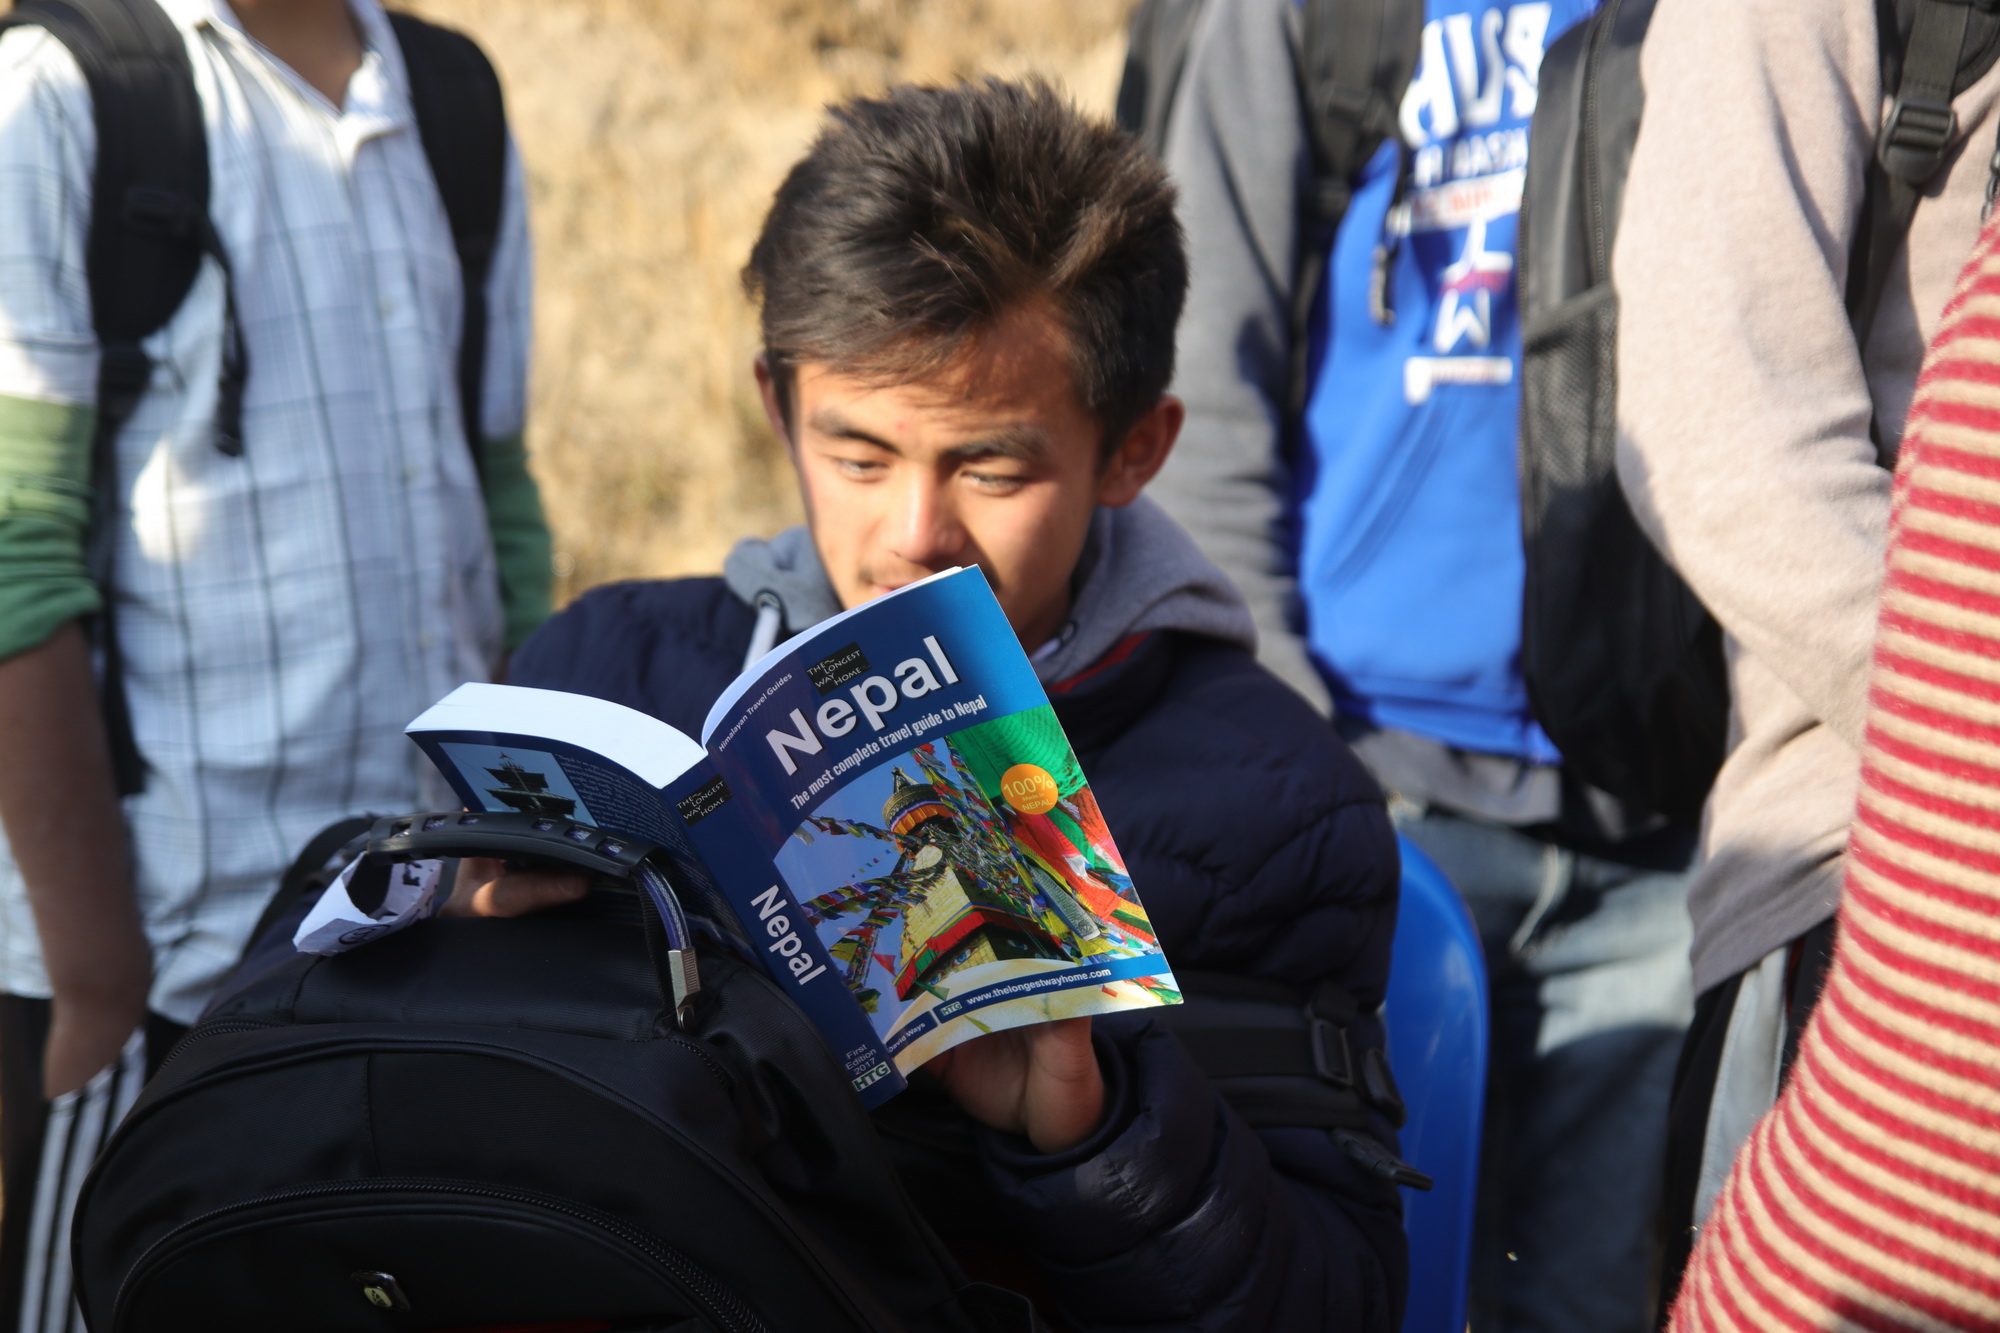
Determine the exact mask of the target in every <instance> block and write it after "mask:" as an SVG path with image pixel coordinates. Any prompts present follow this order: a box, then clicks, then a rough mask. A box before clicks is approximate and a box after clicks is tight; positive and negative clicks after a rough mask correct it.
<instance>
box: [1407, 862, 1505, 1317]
mask: <svg viewBox="0 0 2000 1333" xmlns="http://www.w3.org/2000/svg"><path fill="white" fill-rule="evenodd" d="M1400 841H1401V842H1402V851H1403V900H1402V907H1401V910H1400V912H1399V914H1398V916H1397V919H1396V940H1395V944H1394V948H1393V954H1392V962H1391V970H1390V973H1389V993H1388V996H1387V998H1386V999H1385V1000H1384V1001H1383V1005H1382V1019H1383V1023H1384V1025H1385V1026H1386V1027H1387V1029H1388V1039H1389V1059H1390V1064H1391V1065H1392V1066H1393V1067H1394V1069H1395V1071H1396V1082H1397V1084H1398V1085H1399V1086H1400V1087H1401V1089H1402V1093H1403V1101H1404V1103H1405V1104H1406V1105H1407V1106H1408V1107H1409V1112H1410V1117H1409V1120H1408V1122H1407V1123H1406V1124H1405V1125H1404V1126H1403V1132H1402V1143H1403V1160H1404V1161H1406V1162H1408V1163H1409V1164H1410V1165H1411V1166H1414V1167H1416V1168H1417V1170H1419V1171H1422V1172H1424V1173H1425V1174H1426V1175H1428V1176H1430V1177H1431V1178H1432V1179H1433V1180H1434V1181H1436V1182H1437V1184H1436V1186H1435V1188H1433V1189H1431V1190H1430V1191H1428V1192H1425V1193H1420V1192H1418V1191H1415V1190H1405V1191H1404V1192H1403V1225H1404V1228H1405V1229H1406V1230H1407V1231H1408V1232H1409V1235H1410V1301H1409V1306H1408V1308H1407V1310H1406V1311H1405V1313H1404V1315H1403V1333H1465V1302H1466V1285H1467V1280H1468V1277H1469V1275H1470V1272H1471V1263H1472V1213H1473V1202H1474V1199H1475V1197H1476V1195H1477V1192H1478V1185H1479V1128H1480V1122H1481V1120H1482V1118H1483V1116H1484V1113H1485V1105H1486V1052H1487V1046H1488V1035H1487V1008H1486V960H1485V958H1484V957H1483V956H1482V954H1481V952H1480V948H1479V932H1478V930H1477V929H1476V928H1475V927H1474V926H1473V924H1472V917H1471V914H1470V913H1468V912H1467V911H1466V910H1465V904H1464V902H1463V901H1462V900H1461V899H1460V898H1459V896H1458V892H1457V891H1456V890H1455V889H1453V888H1452V887H1451V881H1450V880H1448V879H1446V878H1445V877H1444V872H1443V871H1442V870H1439V869H1438V868H1437V866H1436V865H1435V864H1434V863H1433V862H1432V861H1431V859H1430V858H1429V857H1427V856H1425V855H1424V854H1423V853H1422V852H1421V851H1419V850H1418V849H1417V848H1416V846H1415V845H1414V844H1412V843H1411V842H1410V841H1409V840H1408V839H1407V838H1405V839H1401V840H1400Z"/></svg>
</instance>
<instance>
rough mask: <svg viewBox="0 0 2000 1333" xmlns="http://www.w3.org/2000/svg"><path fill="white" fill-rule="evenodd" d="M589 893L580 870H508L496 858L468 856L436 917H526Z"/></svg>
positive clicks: (585, 878)
mask: <svg viewBox="0 0 2000 1333" xmlns="http://www.w3.org/2000/svg"><path fill="white" fill-rule="evenodd" d="M589 892H590V876H588V875H586V874H584V873H583V872H582V871H581V870H567V869H562V870H559V869H554V868H550V869H547V870H541V869H536V870H523V869H514V870H509V869H508V868H507V863H506V862H505V861H503V860H500V859H499V858H497V857H490V856H468V857H466V858H465V859H464V860H462V861H460V862H459V863H458V878H457V879H456V880H454V881H453V882H452V889H451V897H449V898H447V899H446V900H445V904H444V906H443V907H441V908H439V909H438V915H439V916H526V915H528V914H529V913H530V912H543V911H547V910H548V909H549V908H551V907H561V906H562V905H563V904H564V903H573V902H575V901H576V900H577V899H579V898H581V897H583V895H585V894H586V893H589Z"/></svg>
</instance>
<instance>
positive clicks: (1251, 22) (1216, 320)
mask: <svg viewBox="0 0 2000 1333" xmlns="http://www.w3.org/2000/svg"><path fill="white" fill-rule="evenodd" d="M1293 8H1294V6H1293V5H1292V4H1290V3H1289V0H1241V2H1240V3H1230V4H1212V5H1208V6H1205V7H1204V10H1203V13H1202V17H1201V18H1200V20H1199V22H1198V25H1197V28H1196V30H1195V34H1194V40H1193V42H1192V44H1191V46H1190V48H1189V52H1188V63H1187V68H1186V71H1185V72H1184V74H1183V75H1182V79H1181V85H1180V92H1179V94H1178V98H1177V100H1176V103H1175V106H1174V112H1173V117H1172V120H1171V122H1170V124H1169V127H1168V134H1167V145H1166V159H1167V167H1168V169H1169V170H1170V171H1171V172H1172V173H1173V177H1174V181H1175V184H1176V185H1177V186H1178V187H1179V189H1180V216H1181V223H1182V225H1183V226H1184V227H1185V228H1186V229H1187V238H1188V263H1189V287H1188V301H1187V312H1186V314H1185V315H1184V316H1183V317H1182V319H1181V327H1180V341H1179V347H1178V350H1177V353H1176V367H1177V368H1176V372H1175V378H1174V393H1175V394H1177V395H1178V396H1179V397H1180V398H1181V400H1182V401H1183V402H1185V403H1186V404H1187V423H1186V425H1185V426H1183V427H1182V429H1181V435H1180V440H1179V442H1178V443H1177V444H1176V445H1175V447H1174V452H1173V454H1172V455H1171V456H1170V457H1169V458H1168V460H1167V464H1166V466H1165V467H1164V468H1163V469H1162V470H1161V472H1160V475H1159V476H1158V477H1156V478H1154V480H1153V482H1152V483H1151V485H1150V486H1149V487H1148V488H1147V493H1148V494H1149V495H1151V496H1152V497H1153V498H1154V499H1155V500H1158V501H1159V502H1160V504H1161V505H1162V506H1163V507H1164V508H1165V509H1166V510H1167V512H1168V513H1170V514H1172V515H1173V517H1174V518H1175V520H1176V521H1178V522H1179V523H1180V525H1181V526H1182V527H1184V528H1186V529H1187V530H1188V532H1189V533H1190V534H1192V535H1193V537H1194V539H1195V541H1196V543H1197V544H1198V545H1200V547H1201V549H1202V552H1203V553H1204V554H1205V555H1207V556H1208V557H1209V559H1211V560H1213V561H1215V562H1216V563H1217V564H1218V565H1220V566H1221V567H1222V569H1223V570H1224V572H1226V573H1227V574H1228V575H1229V577H1230V578H1231V579H1232V580H1234V581H1235V583H1236V586H1237V587H1238V588H1239V589H1240V590H1241V591H1242V593H1243V595H1244V597H1245V599H1247V600H1248V602H1249V603H1250V610H1251V614H1252V615H1253V616H1254V617H1255V618H1256V622H1257V639H1258V651H1257V655H1258V658H1259V660H1261V661H1262V662H1263V663H1264V665H1265V666H1267V667H1269V668H1270V669H1271V670H1272V671H1273V672H1274V673H1276V674H1277V676H1278V677H1279V678H1280V679H1282V680H1283V681H1284V682H1285V683H1286V684H1287V685H1290V686H1291V687H1292V688H1293V689H1295V690H1297V691H1299V693H1301V694H1303V695H1304V696H1305V697H1306V698H1307V699H1308V700H1310V701H1311V702H1312V704H1313V706H1314V707H1316V708H1318V709H1319V710H1320V712H1322V713H1327V712H1330V711H1331V710H1332V707H1333V704H1332V700H1331V697H1330V696H1329V695H1328V693H1327V690H1326V685H1325V683H1324V682H1322V681H1321V680H1320V677H1319V674H1318V672H1317V671H1316V670H1314V668H1313V666H1312V663H1311V661H1310V659H1309V658H1308V657H1307V655H1306V647H1305V643H1304V640H1303V639H1301V638H1300V636H1299V633H1298V631H1297V629H1296V628H1295V624H1294V616H1293V612H1292V607H1293V603H1294V602H1295V601H1296V597H1297V594H1296V581H1295V578H1294V574H1293V550H1292V544H1291V540H1290V537H1289V535H1288V532H1287V519H1286V515H1287V509H1288V503H1289V498H1290V488H1291V474H1290V469H1288V468H1287V467H1286V466H1285V463H1284V460H1283V458H1282V456H1281V451H1280V435H1281V432H1282V429H1283V425H1284V398H1285V392H1286V377H1287V366H1288V364H1289V360H1288V359H1289V356H1290V348H1291V331H1290V318H1291V316H1290V311H1291V287H1292V279H1293V269H1294V266H1295V264H1296V262H1297V249H1298V230H1299V228H1298V198H1299V190H1300V187H1301V183H1302V182H1303V181H1304V180H1305V179H1306V176H1307V174H1308V172H1307V162H1308V153H1307V147H1306V139H1305V127H1304V124H1303V122H1302V120H1301V116H1300V109H1299V99H1298V94H1297V91H1296V84H1295V82H1294V78H1293V72H1292V71H1293V61H1294V58H1295V56H1294V42H1295V37H1294V24H1293V18H1292V10H1293Z"/></svg>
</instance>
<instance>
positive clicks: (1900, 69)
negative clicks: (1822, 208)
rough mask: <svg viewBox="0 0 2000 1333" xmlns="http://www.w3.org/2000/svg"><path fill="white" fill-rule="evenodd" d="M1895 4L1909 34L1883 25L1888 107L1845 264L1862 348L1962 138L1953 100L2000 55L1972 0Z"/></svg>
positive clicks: (1987, 19) (1986, 19)
mask: <svg viewBox="0 0 2000 1333" xmlns="http://www.w3.org/2000/svg"><path fill="white" fill-rule="evenodd" d="M1897 8H1899V9H1900V10H1901V11H1902V12H1903V13H1906V14H1908V16H1909V25H1908V33H1907V36H1905V34H1904V33H1903V31H1902V28H1901V25H1900V23H1899V24H1898V25H1897V26H1896V27H1894V28H1891V27H1890V26H1889V25H1888V24H1887V23H1885V24H1884V25H1883V27H1882V31H1881V35H1880V41H1881V47H1882V87H1883V91H1884V93H1885V95H1887V96H1888V97H1889V99H1890V100H1889V109H1888V111H1887V112H1886V113H1884V115H1883V117H1882V125H1881V128H1880V130H1879V132H1878V133H1877V135H1876V138H1875V152H1874V155H1873V157H1872V158H1871V159H1870V161H1869V164H1868V174H1867V180H1866V186H1865V189H1864V193H1863V203H1862V213H1861V225H1860V227H1859V228H1858V229H1857V231H1856V234H1855V238H1854V246H1853V249H1852V251H1851V252H1850V257H1849V259H1848V266H1847V314H1848V319H1849V322H1850V323H1852V324H1853V326H1854V335H1855V342H1856V344H1857V345H1859V346H1863V347H1865V346H1866V345H1867V342H1868V335H1869V332H1870V330H1871V329H1873V327H1874V324H1875V316H1876V313H1877V311H1878V310H1879V309H1880V307H1881V304H1882V294H1883V291H1884V289H1886V288H1887V286H1888V283H1889V273H1890V270H1891V268H1892V266H1893V261H1894V260H1895V257H1896V251H1897V250H1898V249H1900V248H1901V247H1902V244H1903V238H1904V237H1905V236H1906V235H1907V234H1908V233H1909V229H1910V220H1911V219H1912V218H1913V217H1915V216H1916V211H1917V202H1918V200H1919V199H1921V198H1922V196H1923V191H1924V186H1925V185H1926V184H1927V183H1928V182H1929V181H1930V180H1931V179H1932V178H1933V177H1935V176H1936V175H1937V173H1938V172H1939V171H1941V170H1942V169H1943V168H1944V165H1945V162H1946V160H1947V159H1948V158H1949V157H1950V155H1951V150H1952V146H1953V144H1954V141H1955V140H1956V139H1957V137H1958V117H1957V115H1956V113H1954V112H1953V111H1952V107H1951V99H1952V97H1953V96H1954V95H1955V94H1956V93H1960V92H1963V91H1964V90H1965V89H1966V88H1968V87H1970V86H1971V85H1972V84H1973V83H1975V82H1976V81H1977V80H1978V79H1979V78H1980V77H1981V76H1982V75H1983V74H1985V72H1986V71H1987V70H1988V69H1989V68H1991V66H1992V64H1993V61H1994V57H1995V55H1996V54H2000V44H1996V36H2000V30H1996V26H1995V23H1994V21H1993V19H1992V17H1991V15H1990V14H1988V13H1985V12H1983V11H1982V12H1981V13H1979V14H1977V15H1975V13H1974V9H1975V6H1974V5H1973V4H1972V3H1971V0H1903V3H1902V4H1901V5H1900V6H1897Z"/></svg>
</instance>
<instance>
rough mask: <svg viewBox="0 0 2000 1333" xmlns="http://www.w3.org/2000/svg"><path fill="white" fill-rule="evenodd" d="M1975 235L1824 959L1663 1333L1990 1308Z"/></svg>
mask: <svg viewBox="0 0 2000 1333" xmlns="http://www.w3.org/2000/svg"><path fill="white" fill-rule="evenodd" d="M1997 247H2000V225H1996V226H1992V227H1989V228H1988V229H1987V231H1986V233H1985V235H1984V237H1983V238H1982V240H1981V243H1980V246H1979V248H1978V250H1977V251H1976V252H1975V253H1974V256H1973V260H1972V263H1971V264H1970V265H1968V267H1967V269H1966V277H1965V281H1964V284H1963V285H1962V286H1961V288H1960V296H1959V298H1958V300H1957V301H1956V302H1955V303H1954V305H1953V306H1952V307H1951V308H1949V309H1948V310H1947V313H1946V316H1945V322H1944V325H1943V327H1942V328H1941V330H1940V333H1939V336H1938V341H1937V343H1936V345H1935V347H1934V348H1933V350H1932V352H1931V358H1930V361H1929V363H1928V369H1927V371H1926V376H1925V381H1924V387H1923V388H1922V389H1921V390H1920V393H1919V398H1918V400H1917V403H1916V405H1915V406H1914V407H1913V408H1912V411H1911V415H1910V422H1911V424H1910V432H1909V434H1908V435H1907V436H1906V439H1905V445H1904V459H1903V462H1902V465H1901V469H1900V472H1899V479H1898V480H1899V486H1900V494H1901V501H1900V508H1899V512H1898V518H1897V521H1896V531H1895V532H1894V534H1893V535H1892V536H1891V537H1890V541H1889V558H1888V576H1887V579H1886V581H1885V585H1884V591H1883V607H1882V611H1883V614H1882V635H1881V639H1880V642H1879V644H1878V646H1877V648H1876V655H1875V665H1874V671H1873V674H1872V675H1871V676H1870V679H1869V684H1870V685H1871V687H1872V690H1871V694H1870V705H1869V711H1868V716H1867V723H1868V748H1867V749H1866V751H1865V752H1864V755H1863V762H1864V764H1865V771H1866V779H1865V781H1864V784H1863V787H1862V794H1861V802H1860V811H1859V813H1858V814H1857V815H1856V818H1855V824H1854V829H1853V839H1852V843H1851V845H1850V850H1849V855H1848V859H1847V874H1848V878H1847V888H1846V892H1845V894H1844V895H1843V896H1842V899H1841V906H1840V931H1839V943H1838V945H1837V947H1836V948H1835V951H1834V958H1833V965H1832V967H1831V968H1830V969H1829V971H1828V973H1827V979H1826V985H1825V988H1824V990H1823V991H1822V992H1821V997H1820V1000H1819V1003H1818V1005H1817V1006H1816V1007H1815V1009H1814V1012H1813V1018H1812V1021H1811V1023H1810V1024H1809V1025H1808V1026H1807V1028H1806V1031H1805V1034H1804V1036H1803V1038H1802V1039H1801V1040H1800V1042H1799V1053H1798V1058H1797V1061H1796V1062H1795V1064H1794V1065H1793V1069H1792V1073H1791V1076H1790V1078H1789V1079H1788V1081H1787V1082H1786V1085H1785V1089H1784V1092H1783V1094H1782V1095H1781V1096H1780V1097H1779V1099H1778V1103H1777V1105H1776V1106H1775V1107H1774V1108H1773V1109H1772V1110H1771V1111H1770V1112H1769V1113H1767V1114H1766V1115H1765V1117H1764V1118H1763V1120H1761V1121H1760V1122H1759V1123H1758V1125H1757V1128H1756V1129H1755V1131H1753V1132H1752V1134H1751V1136H1750V1138H1749V1140H1748V1141H1747V1142H1746V1144H1745V1145H1744V1148H1743V1150H1742V1151H1741V1153H1739V1154H1738V1156H1737V1159H1736V1163H1735V1166H1734V1168H1733V1170H1732V1171H1731V1174H1730V1177H1729V1180H1728V1183H1727V1184H1726V1185H1725V1186H1724V1187H1723V1190H1722V1193H1721V1195H1720V1196H1719V1197H1718V1198H1717V1200H1716V1203H1715V1207H1714V1209H1713V1211H1712V1212H1711V1213H1710V1215H1709V1218H1708V1221H1707V1222H1706V1223H1705V1224H1704V1225H1703V1227H1702V1230H1701V1235H1700V1237H1699V1238H1698V1239H1697V1241H1696V1243H1695V1246H1694V1252H1693V1254H1692V1256H1691V1257H1690V1259H1689V1263H1688V1268H1687V1273H1686V1276H1685V1278H1684V1279H1683V1281H1682V1284H1681V1294H1680V1297H1679V1299H1678V1300H1677V1302H1676V1304H1675V1306H1674V1312H1673V1325H1672V1327H1673V1329H1674V1330H1675V1333H1739V1331H1740V1333H1753V1330H1762V1329H1767V1328H1778V1327H1792V1328H1835V1327H1839V1328H1869V1329H1877V1330H1890V1329H1913V1330H1914V1329H1920V1328H1921V1329H1932V1328H1978V1327H1991V1326H1992V1324H1993V1320H1994V1315H1995V1311H1996V1308H2000V1306H1996V1301H1995V1288H1994V1282H1993V1275H1994V1274H1995V1273H2000V1231H1996V1229H1995V1226H1994V1217H1995V1215H1996V1211H2000V1209H1996V1200H2000V1153H1996V1143H1995V1115H1994V1109H1995V1095H1994V1090H1995V1089H1996V1088H2000V1023H1996V1017H2000V1015H1997V1014H1996V998H2000V856H1996V850H1997V849H1996V842H1995V834H1994V830H1995V828H1996V827H2000V780H1996V770H2000V718H1996V716H1995V713H1994V709H1993V702H1992V701H1993V696H1994V689H1995V686H1996V684H2000V669H1996V667H1995V663H1996V662H2000V622H1996V620H1995V618H1994V616H1993V613H1992V608H1993V607H1994V606H1995V605H1996V604H2000V573H1996V571H2000V523H1996V522H1995V520H1994V517H1993V513H1992V507H1991V501H1990V499H1989V497H1990V494H1991V490H1992V477H1993V476H1994V474H1995V471H1996V469H2000V417H1996V415H1995V413H1994V411H1993V407H1992V388H1991V386H1992V385H1993V383H1994V380H1995V376H1996V374H2000V356H1996V355H1995V354H1994V346H1993V343H1992V340H1991V336H1990V334H1989V333H1988V331H1987V330H1988V328H1989V327H1990V325H1991V322H1992V321H1993V320H1995V319H1996V318H2000V248H1997ZM1961 303H1962V304H1961ZM1982 326H1984V327H1982ZM1975 608H1976V609H1975Z"/></svg>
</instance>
